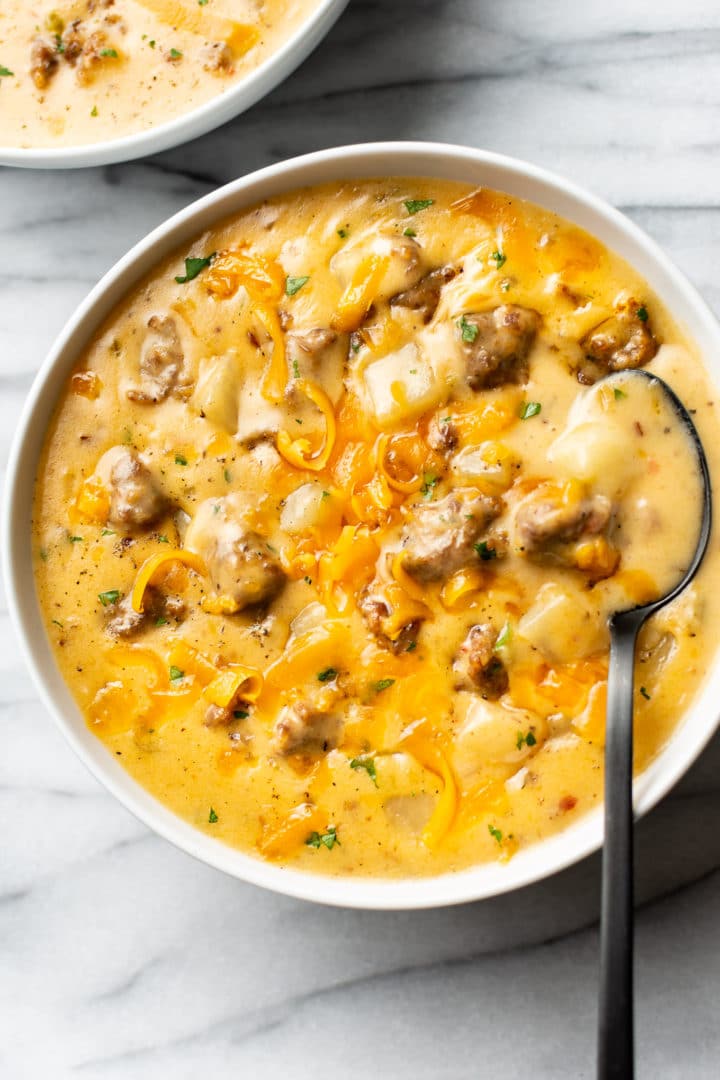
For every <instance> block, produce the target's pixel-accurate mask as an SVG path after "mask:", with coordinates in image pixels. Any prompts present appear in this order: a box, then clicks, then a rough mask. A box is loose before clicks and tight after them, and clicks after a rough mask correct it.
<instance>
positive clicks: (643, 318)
mask: <svg viewBox="0 0 720 1080" xmlns="http://www.w3.org/2000/svg"><path fill="white" fill-rule="evenodd" d="M636 314H637V317H638V319H639V320H640V322H647V321H648V313H647V308H646V307H639V308H638V309H637V313H636Z"/></svg>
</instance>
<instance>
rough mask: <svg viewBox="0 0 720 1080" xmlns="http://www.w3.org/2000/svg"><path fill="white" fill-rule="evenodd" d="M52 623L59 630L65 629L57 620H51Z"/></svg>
mask: <svg viewBox="0 0 720 1080" xmlns="http://www.w3.org/2000/svg"><path fill="white" fill-rule="evenodd" d="M53 623H54V625H55V626H59V627H60V629H61V630H64V629H65V627H64V626H63V624H62V623H61V622H60V620H59V619H53Z"/></svg>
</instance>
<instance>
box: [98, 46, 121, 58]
mask: <svg viewBox="0 0 720 1080" xmlns="http://www.w3.org/2000/svg"><path fill="white" fill-rule="evenodd" d="M100 55H101V56H107V57H109V58H110V59H111V60H117V58H118V54H117V49H101V50H100Z"/></svg>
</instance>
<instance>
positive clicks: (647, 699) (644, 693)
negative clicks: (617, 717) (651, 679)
mask: <svg viewBox="0 0 720 1080" xmlns="http://www.w3.org/2000/svg"><path fill="white" fill-rule="evenodd" d="M640 693H641V694H642V696H643V697H644V698H645V700H646V701H649V700H650V695H649V694H648V692H647V690H646V689H645V687H644V686H641V687H640Z"/></svg>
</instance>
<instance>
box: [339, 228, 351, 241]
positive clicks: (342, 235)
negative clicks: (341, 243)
mask: <svg viewBox="0 0 720 1080" xmlns="http://www.w3.org/2000/svg"><path fill="white" fill-rule="evenodd" d="M337 234H338V236H339V237H340V239H341V240H347V238H348V236H349V235H350V226H349V225H346V226H345V227H344V228H343V229H338V231H337Z"/></svg>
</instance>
